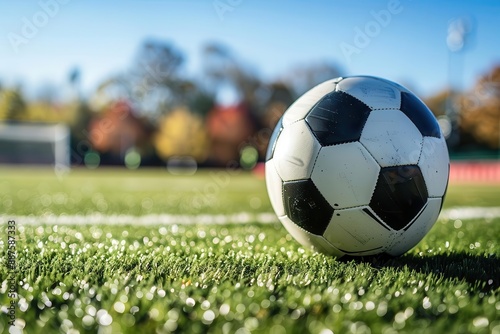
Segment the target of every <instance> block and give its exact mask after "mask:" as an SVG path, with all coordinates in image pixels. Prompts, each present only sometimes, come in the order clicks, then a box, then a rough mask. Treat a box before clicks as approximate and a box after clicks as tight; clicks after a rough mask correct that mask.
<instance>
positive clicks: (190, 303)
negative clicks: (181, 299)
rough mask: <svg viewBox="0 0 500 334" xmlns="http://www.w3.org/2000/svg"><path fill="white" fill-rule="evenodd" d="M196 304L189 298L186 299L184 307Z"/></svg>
mask: <svg viewBox="0 0 500 334" xmlns="http://www.w3.org/2000/svg"><path fill="white" fill-rule="evenodd" d="M195 304H196V302H195V300H194V299H193V298H191V297H189V298H188V299H186V305H187V306H191V307H192V306H194V305H195Z"/></svg>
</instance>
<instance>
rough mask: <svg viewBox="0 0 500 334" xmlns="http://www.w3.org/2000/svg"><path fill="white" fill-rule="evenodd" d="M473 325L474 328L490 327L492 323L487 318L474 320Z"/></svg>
mask: <svg viewBox="0 0 500 334" xmlns="http://www.w3.org/2000/svg"><path fill="white" fill-rule="evenodd" d="M472 324H473V325H474V327H488V325H489V324H490V322H489V321H488V318H486V317H476V318H474V320H472Z"/></svg>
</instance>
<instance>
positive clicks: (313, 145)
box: [273, 120, 320, 181]
mask: <svg viewBox="0 0 500 334" xmlns="http://www.w3.org/2000/svg"><path fill="white" fill-rule="evenodd" d="M319 149H320V145H319V143H318V141H317V140H316V138H315V137H314V135H313V134H312V133H311V130H310V129H309V127H308V126H307V124H306V123H305V121H303V120H302V121H298V122H295V123H293V124H290V125H288V126H286V127H284V128H283V130H282V131H281V134H280V136H279V138H278V141H277V142H276V148H275V150H274V156H273V160H274V164H275V166H276V170H277V171H278V174H279V175H280V176H281V179H282V180H283V181H292V180H302V179H307V178H309V177H310V176H311V171H312V168H313V164H314V160H316V156H317V155H318V152H319Z"/></svg>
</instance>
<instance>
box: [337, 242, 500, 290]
mask: <svg viewBox="0 0 500 334" xmlns="http://www.w3.org/2000/svg"><path fill="white" fill-rule="evenodd" d="M342 259H343V260H344V258H342ZM353 259H354V260H356V261H361V262H364V263H369V264H370V265H371V266H372V267H374V268H377V269H382V268H395V269H402V268H405V267H407V268H409V269H411V270H415V271H417V272H420V273H424V274H434V275H441V276H443V278H445V279H456V280H464V281H466V282H468V283H469V284H471V285H472V286H473V287H474V288H476V289H478V290H480V291H482V292H490V291H494V290H497V289H498V288H499V287H500V258H498V257H497V256H496V255H494V254H490V255H482V256H480V255H472V254H468V253H465V252H459V253H449V254H428V255H414V254H405V255H403V256H400V257H391V256H389V255H383V256H377V257H363V258H357V259H356V258H352V257H350V258H346V259H345V260H346V261H349V260H353Z"/></svg>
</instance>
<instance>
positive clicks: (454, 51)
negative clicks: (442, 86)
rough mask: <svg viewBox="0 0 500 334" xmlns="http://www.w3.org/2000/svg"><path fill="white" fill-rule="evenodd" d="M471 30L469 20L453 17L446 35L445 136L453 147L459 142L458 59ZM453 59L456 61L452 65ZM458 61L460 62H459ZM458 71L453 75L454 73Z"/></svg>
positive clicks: (459, 74)
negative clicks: (447, 131) (446, 135)
mask: <svg viewBox="0 0 500 334" xmlns="http://www.w3.org/2000/svg"><path fill="white" fill-rule="evenodd" d="M470 32H471V22H470V20H467V19H465V18H459V19H454V20H452V21H450V24H449V25H448V35H447V38H446V44H447V46H448V86H449V94H448V98H447V100H446V115H445V122H448V124H449V126H450V128H451V131H450V133H449V135H448V137H447V138H446V142H447V143H448V146H449V147H450V148H454V147H456V146H457V145H458V144H459V141H460V134H459V129H458V126H459V115H460V112H461V110H460V103H457V94H456V93H457V91H458V90H460V89H461V88H462V87H461V86H462V79H463V78H462V76H463V68H464V62H463V61H460V60H462V59H460V58H459V56H460V53H463V51H464V48H465V47H466V45H467V44H468V42H469V35H470ZM453 59H455V60H456V61H457V62H456V63H455V66H454V65H453ZM459 61H460V62H459ZM455 73H458V75H457V76H456V77H455V76H454V74H455Z"/></svg>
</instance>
